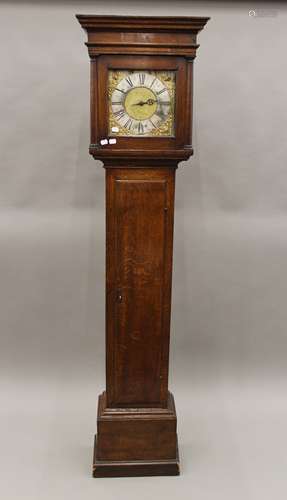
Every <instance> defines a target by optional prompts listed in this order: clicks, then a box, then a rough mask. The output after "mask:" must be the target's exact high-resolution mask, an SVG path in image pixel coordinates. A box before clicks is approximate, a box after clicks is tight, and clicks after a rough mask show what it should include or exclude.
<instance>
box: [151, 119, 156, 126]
mask: <svg viewBox="0 0 287 500" xmlns="http://www.w3.org/2000/svg"><path fill="white" fill-rule="evenodd" d="M149 121H150V122H151V124H152V126H153V128H156V125H155V124H154V123H153V121H152V119H151V118H150V119H149Z"/></svg>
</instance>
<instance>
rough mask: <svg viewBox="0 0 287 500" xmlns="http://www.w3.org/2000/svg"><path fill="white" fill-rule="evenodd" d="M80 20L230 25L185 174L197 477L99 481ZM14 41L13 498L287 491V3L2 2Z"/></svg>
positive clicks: (94, 187)
mask: <svg viewBox="0 0 287 500" xmlns="http://www.w3.org/2000/svg"><path fill="white" fill-rule="evenodd" d="M254 8H256V9H258V8H261V9H262V8H263V9H275V10H276V12H275V15H274V16H273V17H268V16H267V17H256V18H252V17H250V16H249V15H248V11H249V10H250V9H254ZM75 13H97V14H99V13H109V14H110V13H118V14H155V15H156V14H168V15H176V14H177V15H210V16H211V17H212V19H211V21H210V22H209V23H208V25H207V27H206V29H205V30H204V31H202V33H201V34H200V36H199V42H200V43H201V47H200V49H199V51H198V57H197V59H196V62H195V89H194V90H195V100H194V103H195V113H194V141H193V142H194V148H195V155H194V157H193V158H192V159H191V161H189V162H187V163H185V164H181V166H180V168H179V169H178V172H177V186H176V217H175V246H174V280H173V314H172V344H171V370H170V388H171V390H172V391H173V392H174V393H175V398H176V405H177V411H178V428H179V442H180V454H181V463H182V475H181V476H180V477H178V478H172V477H171V478H161V477H156V478H137V479H131V478H127V479H125V478H124V479H110V480H93V479H92V478H91V475H90V469H91V460H92V442H93V434H94V432H95V430H96V408H97V396H98V394H99V393H100V392H101V391H102V390H103V388H104V384H105V381H104V230H105V229H104V171H103V169H102V168H101V164H100V163H98V162H95V161H94V160H93V159H92V158H91V157H89V155H88V138H89V98H88V93H89V61H88V55H87V51H86V47H85V46H84V41H85V34H84V32H83V31H82V30H81V28H80V26H79V24H78V23H77V21H76V19H75V18H74V14H75ZM0 37H1V43H0V51H1V58H0V61H1V72H0V79H1V95H0V100H1V101H0V103H1V107H0V109H1V120H0V126H1V132H0V142H1V147H0V154H1V170H0V176H1V179H0V196H1V200H0V202H1V213H0V238H1V243H0V252H1V259H0V266H1V302H0V303H1V315H0V321H1V330H0V331H1V345H0V370H1V405H0V416H1V423H0V432H1V480H0V482H1V484H0V493H1V498H3V499H4V498H5V500H12V499H13V500H14V499H18V498H21V499H23V500H24V499H27V500H28V499H29V500H33V499H49V500H50V499H53V500H55V499H59V500H60V499H61V500H62V499H64V498H69V499H74V498H75V499H76V498H77V499H78V498H81V499H82V500H88V499H94V498H99V497H100V495H103V496H104V497H105V498H107V499H114V498H117V499H125V500H126V499H128V500H129V499H134V498H146V497H149V498H152V499H158V498H161V497H165V498H167V499H174V498H175V496H176V495H180V496H181V498H184V499H185V498H186V499H188V498H193V499H196V500H201V499H204V500H211V499H212V500H214V499H217V498H218V499H220V500H230V499H232V500H237V499H238V500H242V499H244V500H249V499H250V500H251V499H252V500H254V499H260V500H265V499H266V500H267V499H268V500H270V498H276V500H279V499H285V498H286V494H287V487H286V486H287V485H286V482H287V481H286V466H287V458H286V445H287V433H286V417H287V404H286V347H287V345H286V344H287V341H286V321H287V307H286V288H287V287H286V283H287V280H286V251H287V219H286V210H287V196H286V189H287V170H286V153H287V142H286V129H287V123H286V121H287V120H286V76H287V66H286V5H284V4H283V3H281V4H279V3H274V2H270V3H268V2H265V3H256V2H255V3H254V2H252V3H249V2H241V3H236V2H229V3H220V2H188V1H186V2H183V1H178V2H176V3H171V2H169V3H167V2H164V1H162V2H161V1H153V2H150V1H139V2H127V1H122V2H114V3H113V2H111V1H98V2H97V1H95V2H72V1H67V2H64V1H62V2H61V1H59V2H51V1H50V2H48V1H47V2H46V3H45V2H24V1H23V2H2V3H1V5H0Z"/></svg>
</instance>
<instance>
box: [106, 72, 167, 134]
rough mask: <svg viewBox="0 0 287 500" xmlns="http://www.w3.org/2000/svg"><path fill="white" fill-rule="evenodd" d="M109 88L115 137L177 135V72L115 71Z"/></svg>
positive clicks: (111, 123) (112, 127)
mask: <svg viewBox="0 0 287 500" xmlns="http://www.w3.org/2000/svg"><path fill="white" fill-rule="evenodd" d="M109 85H110V87H109V98H110V106H109V108H110V120H109V122H110V123H109V125H110V134H111V135H121V136H153V135H156V136H161V135H162V136H172V135H173V132H174V92H175V73H174V72H172V71H168V72H167V71H166V72H154V71H111V72H110V75H109ZM117 129H118V130H117Z"/></svg>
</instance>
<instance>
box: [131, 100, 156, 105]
mask: <svg viewBox="0 0 287 500" xmlns="http://www.w3.org/2000/svg"><path fill="white" fill-rule="evenodd" d="M156 102H157V101H156V100H155V99H148V100H147V101H139V102H135V103H134V104H133V106H144V105H145V104H148V105H149V106H152V105H153V104H154V103H156Z"/></svg>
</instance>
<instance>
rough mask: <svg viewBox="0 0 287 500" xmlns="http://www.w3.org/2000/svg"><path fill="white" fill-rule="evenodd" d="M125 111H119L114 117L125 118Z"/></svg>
mask: <svg viewBox="0 0 287 500" xmlns="http://www.w3.org/2000/svg"><path fill="white" fill-rule="evenodd" d="M125 114H126V113H125V110H124V109H119V110H118V111H116V112H115V113H114V115H115V116H116V117H117V118H122V117H123V116H125Z"/></svg>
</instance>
